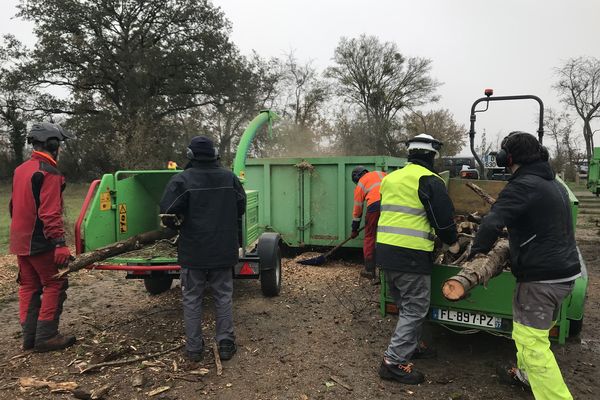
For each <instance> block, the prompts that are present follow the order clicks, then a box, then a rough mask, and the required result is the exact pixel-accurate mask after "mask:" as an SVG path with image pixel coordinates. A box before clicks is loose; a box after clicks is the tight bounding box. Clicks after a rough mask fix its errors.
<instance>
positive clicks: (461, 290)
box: [442, 279, 466, 301]
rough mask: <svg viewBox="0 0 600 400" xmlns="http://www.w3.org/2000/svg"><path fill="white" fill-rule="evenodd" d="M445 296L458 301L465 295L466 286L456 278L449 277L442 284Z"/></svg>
mask: <svg viewBox="0 0 600 400" xmlns="http://www.w3.org/2000/svg"><path fill="white" fill-rule="evenodd" d="M442 293H443V294H444V297H445V298H447V299H448V300H451V301H457V300H460V299H462V298H464V297H465V294H466V291H465V287H464V286H463V285H462V283H460V282H459V281H457V280H455V279H448V280H447V281H446V282H444V285H443V286H442Z"/></svg>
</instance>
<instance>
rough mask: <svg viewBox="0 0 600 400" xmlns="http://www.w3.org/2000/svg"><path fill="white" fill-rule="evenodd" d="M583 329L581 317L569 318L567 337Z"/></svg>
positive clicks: (577, 333) (573, 335) (575, 334)
mask: <svg viewBox="0 0 600 400" xmlns="http://www.w3.org/2000/svg"><path fill="white" fill-rule="evenodd" d="M581 329H583V317H582V318H581V319H570V320H569V337H575V336H577V335H579V334H580V333H581Z"/></svg>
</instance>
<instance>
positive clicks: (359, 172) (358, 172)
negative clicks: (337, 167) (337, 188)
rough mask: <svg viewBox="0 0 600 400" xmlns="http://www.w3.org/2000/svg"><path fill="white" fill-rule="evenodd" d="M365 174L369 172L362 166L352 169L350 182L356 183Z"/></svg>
mask: <svg viewBox="0 0 600 400" xmlns="http://www.w3.org/2000/svg"><path fill="white" fill-rule="evenodd" d="M367 172H369V170H368V169H366V168H365V167H363V166H362V165H358V166H356V167H354V169H353V170H352V182H354V183H358V181H359V180H360V178H361V177H362V176H363V175H364V174H366V173H367Z"/></svg>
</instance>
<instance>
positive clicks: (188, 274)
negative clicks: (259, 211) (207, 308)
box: [160, 136, 246, 362]
mask: <svg viewBox="0 0 600 400" xmlns="http://www.w3.org/2000/svg"><path fill="white" fill-rule="evenodd" d="M187 156H188V158H189V159H190V162H189V163H188V165H187V166H186V168H185V170H184V171H183V172H181V173H180V174H177V175H175V176H173V178H171V180H170V181H169V183H168V184H167V187H166V188H165V191H164V194H163V197H162V200H161V201H160V212H161V220H162V222H163V224H164V225H165V226H168V227H170V228H175V229H179V242H178V253H177V256H178V261H179V264H180V265H181V289H182V292H183V300H182V301H183V316H184V320H185V333H186V355H187V357H188V358H189V359H190V360H192V361H196V362H197V361H201V360H202V355H203V349H204V341H203V339H202V296H203V294H204V287H205V285H206V284H208V285H209V286H210V287H211V289H212V293H213V298H214V302H215V314H216V341H217V343H218V345H219V355H220V357H221V359H223V360H229V359H231V357H233V355H234V354H235V352H236V350H237V348H236V345H235V336H234V332H233V314H232V294H233V274H232V267H233V266H234V265H235V264H236V263H237V262H238V256H239V247H240V245H241V243H240V241H239V236H238V230H239V227H240V221H241V217H242V215H243V214H244V212H245V210H246V194H245V192H244V189H243V187H242V185H241V183H240V181H239V180H238V178H237V177H236V176H235V175H234V174H233V173H232V172H231V171H229V170H227V169H225V168H222V167H221V166H220V165H219V163H218V153H217V150H216V149H215V147H214V145H213V142H212V141H211V140H210V139H209V138H207V137H204V136H196V137H194V138H193V139H192V141H191V143H190V145H189V146H188V149H187Z"/></svg>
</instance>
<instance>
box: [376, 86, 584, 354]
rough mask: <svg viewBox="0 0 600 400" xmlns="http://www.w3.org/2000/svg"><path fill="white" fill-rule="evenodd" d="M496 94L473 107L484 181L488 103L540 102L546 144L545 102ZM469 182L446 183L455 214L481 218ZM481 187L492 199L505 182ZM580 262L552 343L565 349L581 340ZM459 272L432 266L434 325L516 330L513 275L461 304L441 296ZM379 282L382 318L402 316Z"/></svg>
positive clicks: (480, 204) (574, 203)
mask: <svg viewBox="0 0 600 400" xmlns="http://www.w3.org/2000/svg"><path fill="white" fill-rule="evenodd" d="M492 94H493V92H492V91H491V90H486V97H482V98H480V99H478V100H476V101H475V102H474V103H473V106H472V107H471V129H470V132H469V136H470V140H471V150H472V152H473V156H474V157H475V158H476V160H477V161H478V163H479V166H480V170H481V174H480V176H484V174H483V172H484V165H483V163H482V162H481V160H480V158H479V157H478V155H477V154H476V152H475V148H474V136H475V119H476V118H475V113H477V112H482V111H486V110H487V109H488V107H489V102H490V101H503V100H524V99H531V100H535V101H537V102H538V103H539V105H540V119H539V126H538V131H537V132H538V139H539V141H540V143H541V142H542V137H543V132H544V131H543V103H542V101H541V100H540V99H539V98H538V97H536V96H531V95H519V96H498V97H492ZM479 103H485V109H484V110H476V107H477V105H478V104H479ZM466 181H468V180H465V179H454V178H453V179H449V180H447V187H448V193H449V195H450V198H451V199H452V201H453V203H454V207H455V211H456V214H469V213H473V212H479V213H480V214H485V213H487V212H488V211H489V208H490V206H489V205H487V203H485V202H484V201H483V200H482V199H481V198H479V197H478V196H477V195H476V194H474V193H473V192H472V191H471V189H469V188H468V187H467V186H466V185H465V182H466ZM477 185H478V186H479V187H481V188H482V189H483V190H485V191H486V192H487V193H489V194H490V195H491V196H492V197H494V198H497V197H498V194H499V193H500V191H501V190H502V188H504V186H505V185H506V182H505V181H498V180H478V181H477ZM565 187H566V185H565ZM567 191H568V193H569V200H570V204H571V212H572V215H573V224H574V225H575V224H576V221H577V211H578V204H579V202H578V200H577V198H576V197H575V196H574V194H573V193H572V192H571V190H569V188H568V187H567ZM548 218H552V216H548ZM579 258H580V262H581V268H582V271H581V277H579V278H578V279H577V280H576V282H575V288H574V290H573V293H572V294H571V295H570V296H569V297H567V298H566V299H565V300H564V302H563V304H562V306H561V309H560V313H559V315H558V319H557V322H556V325H555V326H554V328H553V329H552V330H551V331H550V336H551V338H553V339H555V340H558V342H559V343H561V344H562V343H564V342H565V339H566V338H567V337H568V336H573V335H577V334H578V333H579V332H580V331H581V328H582V321H583V308H584V301H585V294H586V290H587V285H588V276H587V270H586V267H585V263H584V261H583V259H582V258H581V253H580V256H579ZM460 269H461V267H459V266H454V265H444V264H434V268H433V273H432V276H431V288H432V291H431V292H432V294H431V306H430V311H429V319H430V320H431V321H433V322H436V323H440V324H443V325H446V326H447V327H449V328H451V329H459V330H463V331H464V330H465V329H469V330H472V329H476V330H482V331H491V332H492V333H495V334H505V335H510V333H511V331H512V298H513V292H514V288H515V284H516V281H515V278H514V277H513V275H512V273H511V272H510V271H507V270H504V271H502V272H501V273H500V275H499V276H496V277H495V278H492V279H491V280H490V281H489V282H488V284H487V287H484V286H481V285H479V286H476V287H475V288H473V289H472V290H471V291H470V293H469V296H468V297H466V298H464V299H462V300H459V301H449V300H447V299H446V298H445V297H444V296H443V294H442V285H443V283H444V282H445V281H446V280H447V279H448V278H450V277H452V276H455V275H457V274H458V272H459V271H460ZM381 280H382V285H381V297H380V308H381V314H382V315H385V314H386V313H395V312H398V309H397V307H396V306H395V304H394V303H393V301H392V299H391V297H390V295H389V292H388V287H387V283H386V282H385V277H384V276H383V274H381Z"/></svg>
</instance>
